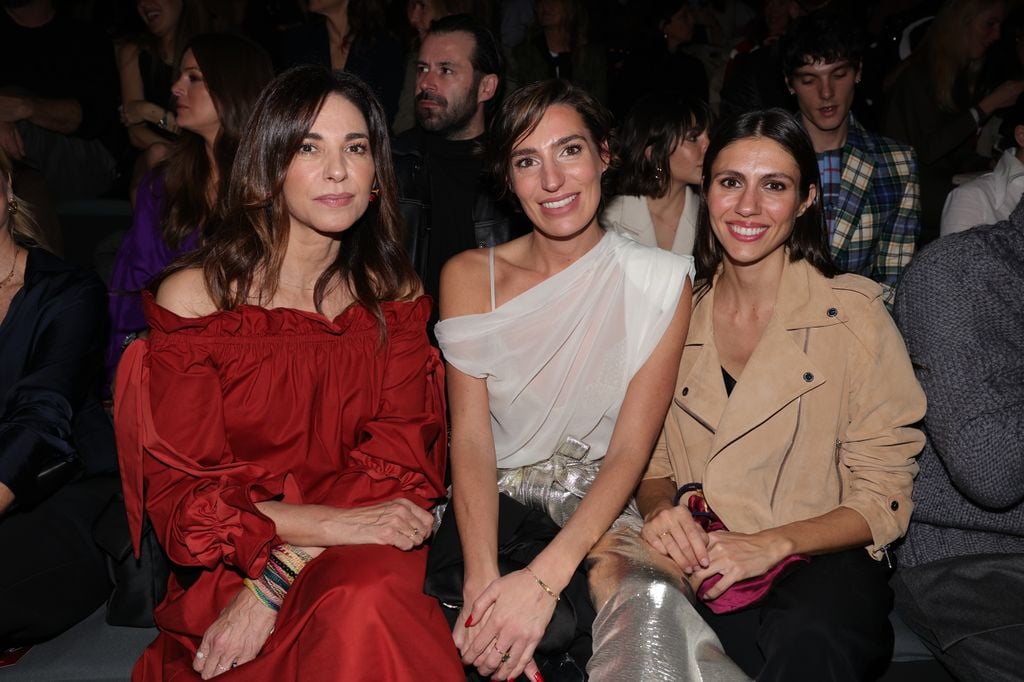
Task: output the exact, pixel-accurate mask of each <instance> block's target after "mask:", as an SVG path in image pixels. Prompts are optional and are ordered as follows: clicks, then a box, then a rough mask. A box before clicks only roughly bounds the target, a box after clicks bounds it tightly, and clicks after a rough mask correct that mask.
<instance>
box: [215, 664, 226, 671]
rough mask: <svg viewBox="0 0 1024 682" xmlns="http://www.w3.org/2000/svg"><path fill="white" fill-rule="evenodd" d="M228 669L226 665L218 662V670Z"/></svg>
mask: <svg viewBox="0 0 1024 682" xmlns="http://www.w3.org/2000/svg"><path fill="white" fill-rule="evenodd" d="M227 669H228V667H227V666H226V665H221V664H220V663H218V664H217V670H227Z"/></svg>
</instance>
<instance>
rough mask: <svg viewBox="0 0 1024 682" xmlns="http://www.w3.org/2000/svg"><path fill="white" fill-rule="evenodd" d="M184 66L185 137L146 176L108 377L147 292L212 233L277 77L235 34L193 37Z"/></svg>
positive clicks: (181, 117) (125, 257)
mask: <svg viewBox="0 0 1024 682" xmlns="http://www.w3.org/2000/svg"><path fill="white" fill-rule="evenodd" d="M180 68H181V75H180V77H179V78H178V80H177V81H176V82H175V83H174V85H173V87H172V88H171V92H172V93H173V94H174V96H175V97H176V98H177V110H176V112H177V123H178V126H179V127H180V128H181V131H182V132H181V135H180V137H179V138H178V139H177V140H176V141H175V143H174V145H173V147H172V149H171V152H170V154H169V156H168V158H167V161H165V162H164V163H162V164H161V165H159V166H157V167H156V168H154V169H153V170H152V171H150V172H149V173H147V174H146V175H145V176H143V178H142V181H141V183H140V185H139V192H138V196H137V199H136V204H135V215H134V217H133V219H132V227H131V229H130V230H129V231H128V234H127V235H125V238H124V241H123V242H122V243H121V248H120V249H119V250H118V253H117V260H116V261H115V263H114V273H113V276H112V278H111V282H110V318H111V322H112V328H111V335H110V343H109V345H108V347H107V372H108V379H109V378H111V377H113V372H114V369H115V368H116V367H117V362H118V360H120V358H121V349H122V346H123V345H124V341H125V339H126V338H127V337H128V336H129V335H130V334H133V333H136V332H139V331H141V330H143V329H145V328H146V320H145V317H144V316H143V314H142V299H141V296H140V293H141V291H142V289H144V288H145V287H146V286H147V285H148V284H149V283H150V281H152V280H153V278H154V277H156V275H158V274H159V273H160V272H161V271H162V270H163V269H164V268H165V267H167V266H168V265H170V263H171V262H173V261H174V260H175V259H176V258H177V257H178V256H180V255H182V254H183V253H186V252H187V251H190V250H192V249H194V248H195V247H196V246H198V244H199V240H200V239H201V238H202V235H203V234H204V233H205V232H206V231H207V230H208V229H209V228H210V223H211V218H212V217H213V216H214V213H215V211H216V206H217V199H218V196H219V195H220V188H221V186H222V185H223V184H226V183H227V179H228V177H227V176H228V174H229V173H230V172H231V165H232V163H233V162H234V159H235V149H236V148H237V147H238V140H239V137H240V136H241V132H242V129H243V128H244V126H245V123H246V120H247V119H248V118H249V112H250V111H252V109H253V107H254V106H255V104H256V99H257V98H258V97H259V95H260V92H261V91H262V90H263V87H264V86H265V85H266V84H267V83H269V82H270V79H271V78H273V76H274V73H273V67H272V66H271V61H270V57H269V55H268V54H267V53H266V52H265V51H264V50H263V48H261V47H260V46H259V45H257V44H255V43H253V42H252V41H250V40H247V39H245V38H242V37H239V36H235V35H230V34H207V35H201V36H197V37H196V38H194V39H193V40H191V41H190V42H189V44H188V46H187V48H186V49H185V52H184V53H183V55H182V57H181V67H180Z"/></svg>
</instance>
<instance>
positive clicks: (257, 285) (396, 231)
mask: <svg viewBox="0 0 1024 682" xmlns="http://www.w3.org/2000/svg"><path fill="white" fill-rule="evenodd" d="M331 95H338V96H341V97H343V98H345V99H346V100H347V101H349V102H351V103H352V104H353V105H355V107H356V108H357V109H358V110H359V112H360V113H361V114H362V115H363V117H364V118H365V119H366V124H367V127H368V129H369V138H370V150H371V154H372V155H373V163H374V167H375V169H376V174H375V178H374V181H375V184H376V186H377V187H378V188H379V189H380V196H379V198H378V199H377V200H376V201H372V202H370V204H369V206H368V208H367V209H366V212H365V213H364V214H363V215H362V217H361V218H359V220H357V221H356V223H355V224H353V225H352V226H351V227H350V228H349V229H347V230H345V231H344V232H342V233H341V235H340V236H339V237H338V239H339V240H340V241H341V249H340V250H339V251H338V257H337V259H336V260H335V261H334V262H333V263H331V264H330V265H329V266H328V267H327V268H326V269H325V270H324V271H323V272H322V273H321V274H320V277H319V278H318V279H317V283H316V287H315V288H314V291H313V300H314V303H315V305H316V308H317V310H321V304H322V303H323V300H324V297H325V295H326V294H327V290H328V287H329V286H330V284H331V282H332V280H334V279H335V278H337V279H339V280H340V281H342V282H344V283H346V284H347V285H348V286H349V288H350V289H351V292H352V295H353V296H354V298H355V301H356V303H358V304H361V305H363V306H365V307H366V308H367V309H368V310H369V311H370V312H371V313H373V315H374V316H375V317H376V318H377V322H378V325H379V328H380V332H381V338H382V339H384V338H385V336H386V329H385V321H384V315H383V312H382V310H381V305H380V304H381V302H382V301H393V300H402V299H405V298H408V297H409V296H410V295H412V294H413V293H414V292H415V291H416V290H417V289H418V288H419V280H418V279H417V277H416V274H415V272H414V271H413V269H412V266H411V265H410V264H409V261H408V258H407V257H406V255H405V252H404V251H403V249H402V245H401V216H400V214H399V211H398V191H397V185H396V183H395V173H394V169H393V167H392V164H391V143H390V141H389V138H388V121H387V118H386V116H385V114H384V109H383V107H382V106H381V104H380V101H379V100H378V99H377V96H376V95H375V94H374V92H373V90H372V89H371V88H370V87H369V86H368V85H366V84H365V83H364V82H363V81H361V80H360V79H359V78H358V77H356V76H353V75H352V74H349V73H346V72H343V71H331V70H329V69H327V68H325V67H323V66H319V65H305V66H297V67H295V68H292V69H289V70H288V71H285V72H284V73H282V74H281V75H280V76H278V77H277V78H275V79H274V80H273V81H271V82H270V84H269V85H268V86H267V88H266V90H264V92H263V95H262V96H261V97H260V99H259V101H258V102H257V103H256V108H255V110H254V111H253V113H252V117H251V118H250V119H249V123H248V125H247V127H246V130H245V133H244V134H243V136H242V139H241V141H240V143H239V147H238V153H237V155H236V157H235V167H234V170H233V171H232V173H231V178H230V182H229V183H228V187H227V195H226V197H225V199H224V202H223V206H222V208H223V215H222V218H221V220H220V221H219V223H218V225H217V229H216V230H215V231H214V232H213V234H212V235H211V236H210V237H209V239H208V240H207V241H206V244H205V245H204V247H203V248H202V249H201V250H200V251H198V252H195V253H194V254H193V255H192V256H190V257H188V258H186V259H185V260H184V261H183V262H181V263H180V264H179V265H178V266H177V267H179V268H180V267H189V266H193V267H201V268H202V270H203V275H204V279H205V282H206V288H207V291H208V292H209V294H210V297H211V298H212V299H213V301H214V303H215V304H216V305H217V307H218V308H220V309H222V310H228V309H231V308H234V307H236V306H238V305H241V304H243V303H245V302H247V301H249V300H251V299H254V298H255V299H256V300H257V301H259V302H260V303H265V302H267V301H269V300H270V299H271V298H273V296H274V293H275V292H276V290H277V285H278V281H279V280H278V278H279V276H280V272H281V263H282V261H283V259H284V254H285V250H286V248H287V245H288V232H289V228H290V225H291V222H290V213H289V210H288V206H287V204H286V203H285V200H284V195H283V192H282V190H283V187H284V181H285V176H286V175H287V173H288V168H289V166H290V165H291V162H292V159H293V157H294V156H295V153H296V152H297V151H298V149H299V146H300V145H301V144H302V141H303V140H304V139H305V137H306V135H307V134H308V133H309V130H310V128H311V127H312V125H313V123H314V121H315V120H316V117H317V115H318V114H319V113H320V109H321V107H322V106H323V103H324V100H326V99H327V98H328V97H329V96H331Z"/></svg>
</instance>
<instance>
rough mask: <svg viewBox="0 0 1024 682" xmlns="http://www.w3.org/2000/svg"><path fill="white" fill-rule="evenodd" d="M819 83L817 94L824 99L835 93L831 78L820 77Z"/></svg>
mask: <svg viewBox="0 0 1024 682" xmlns="http://www.w3.org/2000/svg"><path fill="white" fill-rule="evenodd" d="M819 83H820V85H819V86H818V96H819V97H821V99H823V100H825V101H828V100H830V99H832V95H834V94H835V87H834V86H833V85H832V79H831V78H822V79H821V80H820V81H819Z"/></svg>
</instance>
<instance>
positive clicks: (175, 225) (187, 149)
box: [160, 33, 274, 248]
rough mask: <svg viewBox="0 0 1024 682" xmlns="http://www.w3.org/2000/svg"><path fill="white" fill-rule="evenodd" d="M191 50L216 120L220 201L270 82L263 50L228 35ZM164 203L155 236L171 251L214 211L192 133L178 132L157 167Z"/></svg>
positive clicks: (202, 147)
mask: <svg viewBox="0 0 1024 682" xmlns="http://www.w3.org/2000/svg"><path fill="white" fill-rule="evenodd" d="M187 50H192V55H193V56H194V57H195V58H196V63H197V64H198V65H199V70H200V71H202V73H203V79H204V80H205V81H206V87H207V89H208V90H209V92H210V98H211V99H212V100H213V106H214V108H215V109H216V110H217V117H218V118H219V119H220V132H219V133H217V140H216V141H215V142H214V145H213V157H214V159H215V163H216V177H217V187H216V188H215V189H216V193H215V196H217V197H220V196H222V194H223V190H224V188H225V186H226V183H227V178H228V175H230V173H231V166H232V164H233V163H234V160H235V150H236V149H237V148H238V140H239V138H240V137H241V135H242V130H243V129H244V128H245V124H246V121H247V120H248V118H249V113H250V112H251V111H252V108H253V106H254V105H255V104H256V98H257V97H259V94H260V91H261V90H262V89H263V87H264V86H265V85H266V84H267V83H269V82H270V79H271V78H273V77H274V69H273V66H272V64H271V61H270V56H269V55H268V54H267V52H266V50H264V49H263V48H262V47H260V46H259V45H257V44H256V43H254V42H252V41H251V40H249V39H248V38H243V37H241V36H237V35H234V34H230V33H207V34H205V35H201V36H196V37H195V38H193V39H192V40H191V41H189V43H188V45H187V46H186V47H185V50H183V52H182V53H183V54H184V52H185V51H187ZM163 169H164V185H165V188H166V190H165V197H166V198H165V200H164V209H163V216H162V218H161V221H160V233H161V236H162V237H163V240H164V242H165V243H166V244H167V245H168V246H170V247H171V248H178V247H179V246H181V244H182V242H184V241H185V240H186V239H187V238H188V237H189V235H191V234H192V233H193V232H195V231H196V230H199V231H200V234H203V233H205V231H206V230H207V228H208V226H209V224H210V221H211V218H212V217H213V214H214V212H215V210H216V201H211V200H210V195H209V192H208V188H209V184H210V181H211V179H212V178H213V176H214V169H213V168H212V167H211V165H210V157H209V155H208V154H207V153H206V143H205V141H204V140H203V138H202V137H201V136H199V135H197V134H196V133H193V132H191V131H188V130H182V131H181V135H180V136H179V137H178V139H177V141H175V143H174V145H173V146H172V147H171V153H170V155H169V156H168V158H167V161H166V162H164V164H163Z"/></svg>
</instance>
